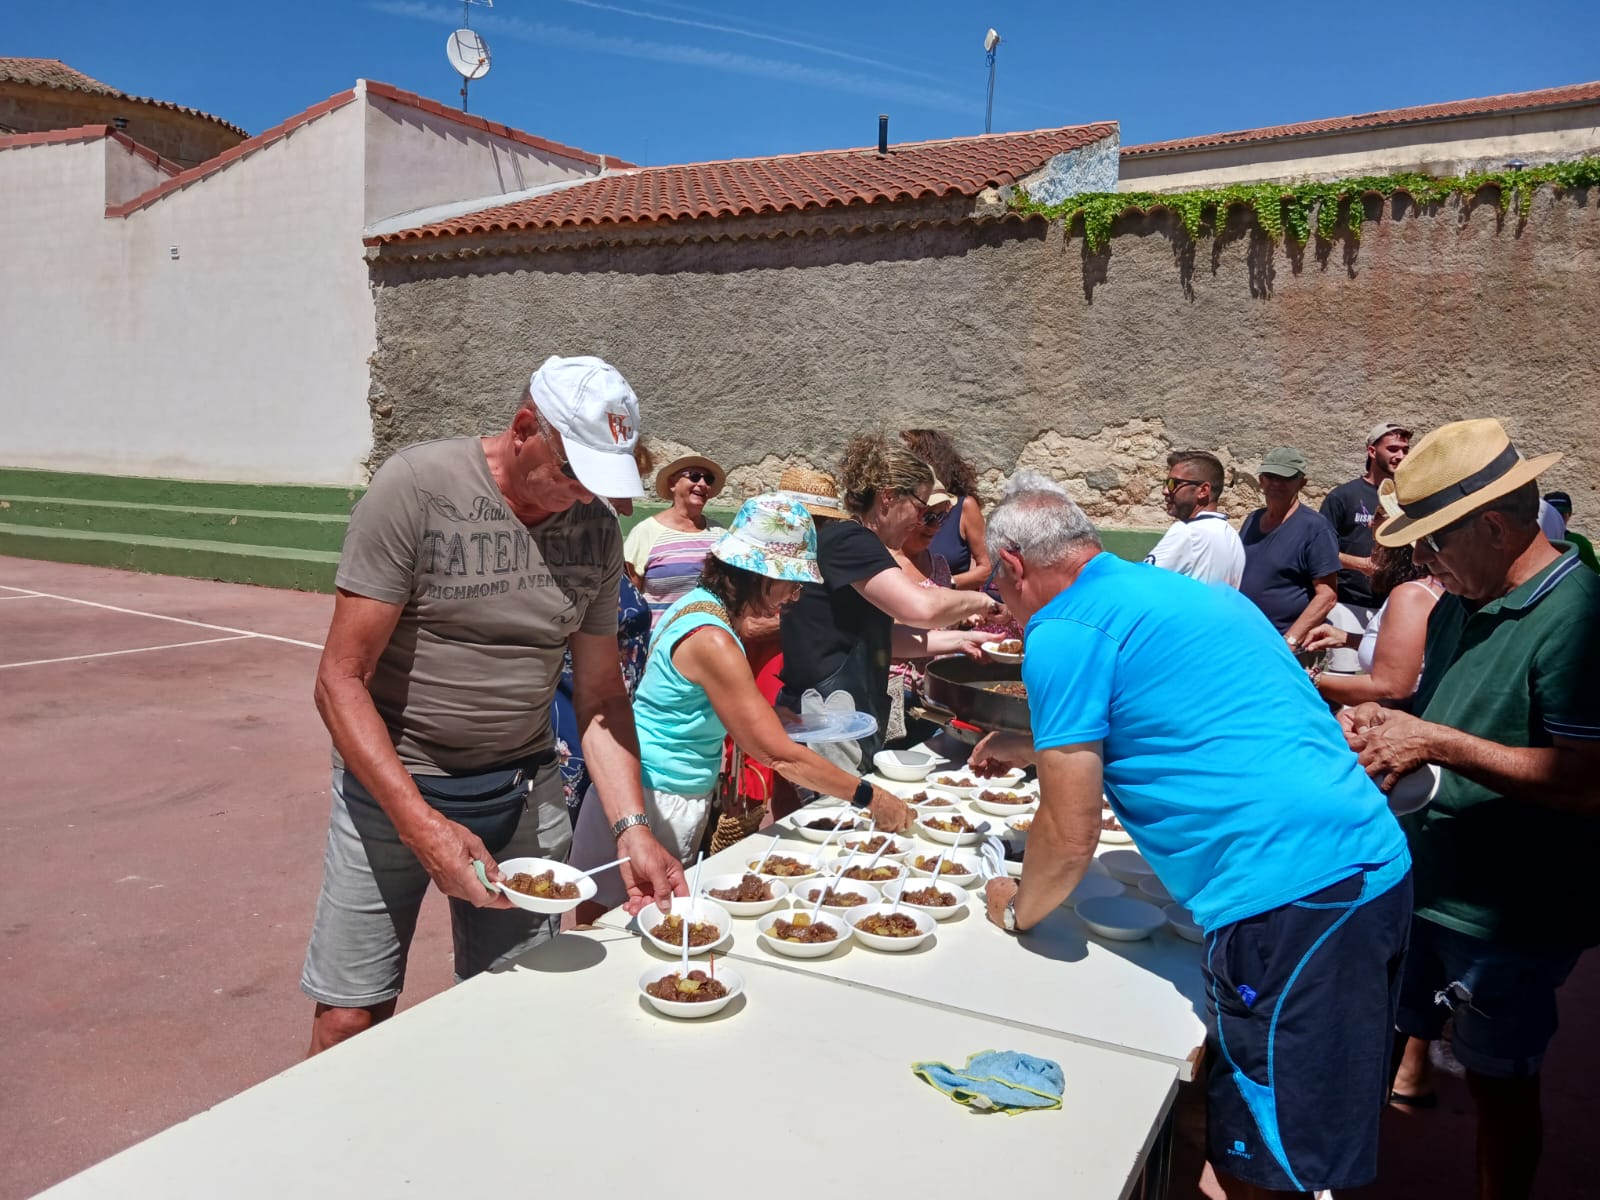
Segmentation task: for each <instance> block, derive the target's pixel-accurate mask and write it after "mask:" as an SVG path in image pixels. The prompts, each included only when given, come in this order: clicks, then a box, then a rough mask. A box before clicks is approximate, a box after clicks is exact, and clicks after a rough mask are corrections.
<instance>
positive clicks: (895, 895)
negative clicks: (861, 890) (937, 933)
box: [883, 878, 972, 921]
mask: <svg viewBox="0 0 1600 1200" xmlns="http://www.w3.org/2000/svg"><path fill="white" fill-rule="evenodd" d="M927 887H932V888H937V889H938V890H939V891H940V893H942V894H943V895H946V896H949V897H950V898H951V899H953V900H954V901H955V903H954V904H914V903H912V902H911V901H910V900H902V901H901V902H900V907H901V909H902V911H903V910H905V909H907V908H914V909H916V910H917V911H918V912H925V913H927V914H928V915H929V916H930V917H932V918H933V919H934V920H935V921H948V920H949V919H950V918H951V917H953V916H955V915H956V914H957V913H959V912H962V911H963V910H964V909H965V908H966V907H967V897H968V896H970V895H971V894H972V893H971V892H969V891H967V889H966V888H964V887H960V886H959V885H957V884H954V883H945V882H943V881H942V880H933V879H928V878H922V879H897V880H896V881H895V882H893V883H891V884H889V886H887V887H886V888H884V889H883V896H884V899H886V900H897V899H899V897H900V893H901V892H902V891H911V892H917V891H921V890H922V889H923V888H927Z"/></svg>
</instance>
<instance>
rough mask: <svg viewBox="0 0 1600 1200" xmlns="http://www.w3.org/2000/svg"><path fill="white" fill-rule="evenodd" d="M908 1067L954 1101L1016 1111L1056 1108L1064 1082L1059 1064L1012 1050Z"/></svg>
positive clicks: (985, 1107) (970, 1106) (986, 1052)
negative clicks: (957, 1064) (961, 1063)
mask: <svg viewBox="0 0 1600 1200" xmlns="http://www.w3.org/2000/svg"><path fill="white" fill-rule="evenodd" d="M911 1069H912V1070H913V1071H915V1072H916V1073H917V1074H918V1075H920V1076H921V1077H922V1079H923V1080H924V1081H925V1082H927V1083H928V1084H930V1085H931V1086H933V1087H936V1088H938V1089H939V1090H940V1091H941V1092H943V1093H944V1094H945V1095H946V1096H949V1097H950V1099H952V1100H954V1101H955V1102H956V1103H957V1104H965V1105H967V1106H968V1107H969V1108H976V1109H987V1110H997V1111H999V1112H1007V1113H1019V1112H1027V1111H1028V1110H1029V1109H1040V1108H1060V1107H1061V1091H1062V1089H1063V1088H1064V1087H1065V1086H1066V1081H1065V1078H1064V1077H1063V1076H1062V1074H1061V1064H1060V1063H1057V1062H1052V1061H1051V1060H1050V1059H1048V1058H1034V1057H1033V1055H1031V1054H1022V1053H1019V1052H1018V1051H1016V1050H984V1051H981V1052H979V1053H977V1054H974V1055H973V1056H972V1057H971V1058H969V1059H967V1065H966V1066H965V1067H962V1068H961V1069H960V1070H957V1069H956V1068H954V1067H950V1066H946V1065H945V1064H944V1063H936V1062H924V1063H913V1064H912V1067H911Z"/></svg>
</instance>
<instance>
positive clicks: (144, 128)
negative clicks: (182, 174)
mask: <svg viewBox="0 0 1600 1200" xmlns="http://www.w3.org/2000/svg"><path fill="white" fill-rule="evenodd" d="M118 117H121V118H123V119H124V120H126V121H127V122H128V126H127V128H126V129H125V130H124V131H123V132H124V133H126V134H127V135H128V136H129V137H130V138H132V139H133V140H134V141H136V142H138V143H139V144H140V145H141V146H147V147H149V148H150V149H151V150H154V151H155V152H156V153H157V154H159V155H160V156H161V157H162V158H165V159H168V160H170V161H171V162H175V163H177V164H178V165H179V166H181V167H193V166H197V165H199V164H200V163H203V162H205V161H206V159H208V158H215V157H216V156H217V155H218V154H221V153H222V152H223V151H224V150H227V149H230V148H231V147H233V146H237V145H238V144H239V143H240V142H242V141H243V140H244V138H243V137H242V136H240V135H239V134H238V133H235V132H234V131H233V130H231V129H227V128H224V127H223V126H222V125H219V124H217V122H215V121H211V120H207V119H206V118H205V117H203V116H199V115H197V114H195V113H185V112H178V111H176V110H174V109H170V108H161V107H159V106H157V105H154V104H140V103H139V102H138V101H137V100H125V99H123V98H122V97H120V96H105V95H101V94H99V93H96V92H74V91H69V90H66V89H58V88H44V87H36V86H34V85H32V84H26V83H16V82H12V81H4V82H0V126H4V127H6V128H9V129H14V130H15V131H16V132H18V133H39V132H42V131H43V130H46V129H73V128H76V127H77V126H79V125H110V124H112V123H113V122H114V121H115V120H116V119H117V118H118Z"/></svg>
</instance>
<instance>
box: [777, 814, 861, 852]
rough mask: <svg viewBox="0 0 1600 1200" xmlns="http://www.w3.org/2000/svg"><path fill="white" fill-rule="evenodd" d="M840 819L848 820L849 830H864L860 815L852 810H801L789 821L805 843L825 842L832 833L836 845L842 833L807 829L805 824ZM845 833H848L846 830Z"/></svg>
mask: <svg viewBox="0 0 1600 1200" xmlns="http://www.w3.org/2000/svg"><path fill="white" fill-rule="evenodd" d="M841 818H848V819H849V820H850V821H851V822H852V825H851V828H865V827H866V824H867V823H866V821H865V820H864V819H863V818H862V816H861V814H860V813H858V812H857V811H856V810H855V809H853V808H802V809H801V810H800V811H799V812H797V813H795V814H794V816H792V817H791V818H789V819H790V821H792V822H793V823H794V831H795V832H796V833H798V834H799V835H800V836H801V837H803V838H805V840H806V841H808V842H825V841H827V840H828V835H829V834H830V833H832V834H833V840H834V842H835V843H837V842H838V840H839V839H840V838H842V837H844V836H845V834H844V833H840V832H836V831H834V830H830V829H807V828H806V823H807V822H808V821H825V820H832V821H837V820H839V819H841ZM773 832H774V833H776V832H777V830H773ZM845 832H848V830H847V831H845ZM779 845H782V843H781V842H780V843H779Z"/></svg>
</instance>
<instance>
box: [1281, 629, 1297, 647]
mask: <svg viewBox="0 0 1600 1200" xmlns="http://www.w3.org/2000/svg"><path fill="white" fill-rule="evenodd" d="M1283 640H1284V641H1286V642H1288V643H1289V649H1291V650H1298V649H1300V639H1299V638H1297V637H1295V636H1294V635H1293V634H1288V633H1286V634H1284V635H1283Z"/></svg>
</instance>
